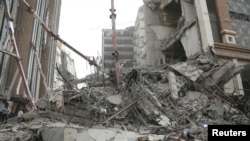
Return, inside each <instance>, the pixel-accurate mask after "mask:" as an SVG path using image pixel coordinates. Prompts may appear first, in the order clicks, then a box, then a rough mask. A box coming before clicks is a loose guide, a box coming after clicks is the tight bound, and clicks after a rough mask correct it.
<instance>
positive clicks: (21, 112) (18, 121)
mask: <svg viewBox="0 0 250 141" xmlns="http://www.w3.org/2000/svg"><path fill="white" fill-rule="evenodd" d="M22 121H23V110H22V109H19V110H18V113H17V123H18V124H19V123H20V122H22Z"/></svg>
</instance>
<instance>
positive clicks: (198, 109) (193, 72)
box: [25, 56, 250, 141]
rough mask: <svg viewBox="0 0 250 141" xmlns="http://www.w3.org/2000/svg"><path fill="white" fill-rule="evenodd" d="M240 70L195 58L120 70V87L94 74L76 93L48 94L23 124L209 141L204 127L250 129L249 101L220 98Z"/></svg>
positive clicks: (223, 63) (199, 57)
mask: <svg viewBox="0 0 250 141" xmlns="http://www.w3.org/2000/svg"><path fill="white" fill-rule="evenodd" d="M241 70H242V67H241V66H236V65H235V64H234V63H231V62H219V61H211V60H210V59H208V58H207V57H205V56H196V57H193V58H189V60H188V61H186V62H179V63H177V64H173V65H169V64H168V65H164V66H160V67H157V68H156V67H149V66H144V67H140V68H133V69H131V70H122V74H121V77H122V79H121V80H123V81H122V84H121V85H120V87H116V85H115V83H114V80H115V79H114V78H113V77H114V76H115V75H114V74H113V73H114V72H112V71H111V72H110V73H109V74H108V75H109V77H107V78H106V77H104V76H100V75H98V74H94V75H93V77H92V78H93V79H90V80H88V81H87V82H88V83H87V86H86V87H83V88H82V89H80V90H73V89H72V90H63V89H61V90H56V91H50V92H49V94H48V95H47V96H46V97H44V98H41V99H40V100H38V101H37V102H36V105H37V107H38V109H37V110H32V111H31V112H28V113H26V114H25V119H26V121H32V120H34V119H44V118H45V119H49V121H50V122H51V121H54V123H59V122H60V123H62V124H65V126H66V125H67V126H68V125H69V124H71V123H74V124H77V125H78V126H81V128H83V127H84V128H85V129H86V130H90V129H96V128H97V129H96V130H95V131H96V132H99V129H102V130H105V133H106V130H108V131H110V132H111V129H112V134H113V130H116V132H117V131H119V132H123V131H126V132H130V133H133V134H136V135H135V136H134V138H133V139H134V140H136V139H137V140H140V141H143V140H192V139H195V140H207V127H208V125H212V124H249V123H250V122H249V117H250V113H249V110H248V109H249V108H248V107H249V105H250V104H249V100H248V99H246V97H245V96H243V97H242V96H238V95H233V94H232V96H227V95H225V94H224V92H223V86H224V84H225V83H226V82H228V80H230V79H231V78H232V77H234V76H235V75H236V74H238V73H239V72H240V71H241ZM95 75H96V76H95ZM28 123H29V122H28ZM31 123H32V122H31ZM45 123H46V126H38V127H37V128H36V129H37V130H36V132H35V134H36V135H37V136H39V137H40V138H42V136H41V135H40V134H42V133H43V132H40V131H41V130H38V129H42V127H43V128H45V127H46V128H47V126H48V125H50V124H47V123H48V122H45ZM65 126H64V130H65ZM97 130H98V131H97ZM28 131H32V133H34V130H32V129H28ZM108 131H107V132H108ZM86 132H88V131H86ZM64 134H65V133H64ZM110 134H111V133H110ZM110 134H105V135H103V136H105V137H106V136H108V135H110ZM88 135H90V134H88ZM152 135H154V137H155V138H154V137H153V136H152ZM86 136H87V135H86V134H85V137H86ZM124 136H127V135H124ZM124 136H123V137H124ZM26 137H27V136H26ZM30 137H32V136H30ZM43 138H45V137H43ZM103 138H104V137H103ZM114 138H115V134H114V136H113V138H112V139H114ZM156 138H157V139H156ZM92 140H95V139H93V138H92ZM107 140H108V139H107ZM109 140H111V138H110V139H109Z"/></svg>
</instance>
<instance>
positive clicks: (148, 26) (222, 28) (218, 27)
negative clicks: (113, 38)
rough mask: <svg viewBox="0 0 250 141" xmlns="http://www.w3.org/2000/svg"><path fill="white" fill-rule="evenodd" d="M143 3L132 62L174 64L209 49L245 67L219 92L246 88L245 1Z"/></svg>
mask: <svg viewBox="0 0 250 141" xmlns="http://www.w3.org/2000/svg"><path fill="white" fill-rule="evenodd" d="M144 3H145V4H144V5H143V6H142V7H140V9H139V10H138V14H137V20H136V23H135V25H136V26H135V27H136V31H135V34H136V38H135V43H136V44H135V52H136V55H135V56H136V62H137V65H152V64H154V65H160V64H165V63H170V64H174V63H177V62H184V61H187V60H188V58H192V57H194V56H197V55H198V54H205V55H207V56H211V54H215V55H216V56H218V57H219V58H220V59H222V60H225V61H230V62H234V63H235V64H236V66H240V65H242V66H244V67H245V69H244V70H242V71H241V73H240V74H238V75H237V76H235V77H234V78H233V79H231V80H230V81H229V82H228V83H227V84H225V86H224V91H225V93H226V94H229V95H230V94H232V93H234V94H239V95H243V94H244V93H249V90H247V89H249V78H250V77H249V75H248V74H249V61H250V60H249V53H250V52H249V51H250V50H249V47H248V46H249V44H248V42H249V29H248V28H249V27H250V24H249V10H248V8H249V5H250V3H249V1H247V0H242V1H234V0H177V1H176V0H144ZM239 25H241V26H239ZM149 44H152V45H151V46H150V45H149ZM156 56H157V57H156ZM243 87H244V88H243ZM243 89H245V90H243Z"/></svg>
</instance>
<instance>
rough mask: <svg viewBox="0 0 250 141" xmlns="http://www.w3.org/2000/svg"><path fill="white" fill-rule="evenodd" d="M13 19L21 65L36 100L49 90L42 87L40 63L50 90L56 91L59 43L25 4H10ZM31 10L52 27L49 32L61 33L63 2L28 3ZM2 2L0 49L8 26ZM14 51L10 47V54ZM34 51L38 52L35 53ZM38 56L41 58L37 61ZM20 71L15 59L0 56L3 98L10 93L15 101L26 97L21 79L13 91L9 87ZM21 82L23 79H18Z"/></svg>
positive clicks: (34, 0) (31, 0)
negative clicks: (55, 76)
mask: <svg viewBox="0 0 250 141" xmlns="http://www.w3.org/2000/svg"><path fill="white" fill-rule="evenodd" d="M8 2H9V7H10V11H11V16H12V18H13V24H14V30H15V38H16V42H17V47H18V50H19V54H20V57H21V58H22V60H21V63H22V66H23V68H24V72H25V75H26V78H27V81H28V87H29V89H30V91H31V95H32V98H33V99H38V98H39V97H41V96H43V95H45V94H46V90H47V89H46V88H45V87H44V86H43V84H42V83H41V82H42V78H41V75H40V71H39V68H38V62H41V66H42V71H43V73H44V74H45V76H46V78H47V79H46V82H47V84H48V86H49V87H50V88H52V87H53V81H54V70H55V56H56V46H57V41H56V40H54V39H53V38H51V37H50V36H49V35H48V34H47V33H46V32H45V30H44V29H43V28H42V26H41V24H40V23H39V22H38V20H37V19H35V18H34V16H33V15H32V14H30V13H29V12H28V11H27V7H26V6H25V4H24V3H23V2H22V1H16V0H8ZM26 2H28V3H29V4H30V6H31V7H32V8H33V9H35V11H36V14H37V15H38V16H39V17H40V18H41V19H42V20H43V21H44V22H45V23H46V24H47V25H48V26H49V28H50V29H51V30H52V31H53V32H55V33H58V28H59V17H60V8H61V0H26ZM3 11H4V6H3V1H1V3H0V18H1V19H0V24H1V26H0V27H1V31H0V35H1V37H0V48H2V47H3V44H4V42H5V41H6V38H7V36H8V30H7V29H8V24H7V20H6V18H5V16H4V12H3ZM10 48H11V44H10V43H9V44H8V46H7V50H9V49H10ZM33 48H35V49H36V51H35V50H34V49H33ZM36 52H37V54H38V58H37V57H36ZM17 69H18V67H17V63H16V60H15V58H13V57H10V56H8V55H7V54H4V53H1V52H0V86H1V89H0V93H1V94H2V95H3V96H6V94H7V93H8V92H9V93H11V94H12V97H22V96H25V93H26V91H25V87H23V86H24V84H23V82H22V81H21V78H20V77H18V79H17V80H16V82H15V84H14V87H12V89H9V88H10V84H11V82H12V80H13V78H14V74H15V72H16V70H17ZM19 78H20V79H19Z"/></svg>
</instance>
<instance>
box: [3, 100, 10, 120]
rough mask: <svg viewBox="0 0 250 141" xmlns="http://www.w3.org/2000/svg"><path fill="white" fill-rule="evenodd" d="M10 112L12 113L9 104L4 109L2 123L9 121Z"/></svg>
mask: <svg viewBox="0 0 250 141" xmlns="http://www.w3.org/2000/svg"><path fill="white" fill-rule="evenodd" d="M9 114H10V110H9V109H8V105H5V106H4V108H3V110H2V123H3V124H6V123H7V120H8V117H9Z"/></svg>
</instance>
